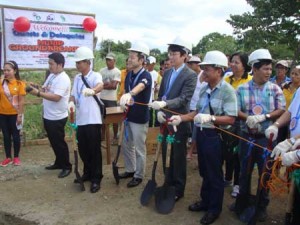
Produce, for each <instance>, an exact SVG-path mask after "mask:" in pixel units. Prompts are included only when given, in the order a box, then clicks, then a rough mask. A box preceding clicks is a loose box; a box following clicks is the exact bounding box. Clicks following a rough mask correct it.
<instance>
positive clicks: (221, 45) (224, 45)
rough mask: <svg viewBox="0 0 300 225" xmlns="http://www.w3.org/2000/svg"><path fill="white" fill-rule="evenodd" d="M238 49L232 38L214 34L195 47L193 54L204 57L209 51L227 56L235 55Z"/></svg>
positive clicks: (204, 38) (205, 37) (207, 36)
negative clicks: (217, 51)
mask: <svg viewBox="0 0 300 225" xmlns="http://www.w3.org/2000/svg"><path fill="white" fill-rule="evenodd" d="M238 49H239V47H238V43H237V41H236V40H235V39H234V38H233V37H232V36H230V35H225V34H220V33H217V32H214V33H210V34H208V35H206V36H204V37H203V38H202V39H201V40H200V41H199V43H198V44H197V45H196V46H195V47H193V53H194V54H199V53H200V54H201V55H204V54H205V53H206V52H208V51H211V50H219V51H221V52H224V53H225V54H233V53H234V52H236V51H237V50H238Z"/></svg>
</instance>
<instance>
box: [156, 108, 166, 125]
mask: <svg viewBox="0 0 300 225" xmlns="http://www.w3.org/2000/svg"><path fill="white" fill-rule="evenodd" d="M157 120H158V122H159V123H165V122H166V114H165V113H164V112H162V111H159V112H158V113H157Z"/></svg>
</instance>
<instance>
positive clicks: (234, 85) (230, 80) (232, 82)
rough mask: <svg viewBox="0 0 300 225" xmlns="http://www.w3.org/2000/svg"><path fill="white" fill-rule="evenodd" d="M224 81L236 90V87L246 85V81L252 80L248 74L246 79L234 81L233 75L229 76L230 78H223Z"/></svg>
mask: <svg viewBox="0 0 300 225" xmlns="http://www.w3.org/2000/svg"><path fill="white" fill-rule="evenodd" d="M224 80H225V81H226V82H227V83H229V84H231V86H232V87H233V88H234V89H235V90H236V89H237V87H238V86H240V85H241V84H244V83H247V82H248V81H250V80H252V76H251V75H250V74H248V76H247V78H246V79H239V80H236V79H235V78H234V76H233V75H230V76H227V77H225V78H224Z"/></svg>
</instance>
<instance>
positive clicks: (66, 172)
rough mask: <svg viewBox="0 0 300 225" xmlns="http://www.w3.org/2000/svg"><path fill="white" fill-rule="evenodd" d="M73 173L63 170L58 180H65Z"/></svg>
mask: <svg viewBox="0 0 300 225" xmlns="http://www.w3.org/2000/svg"><path fill="white" fill-rule="evenodd" d="M71 172H72V170H68V169H63V170H62V171H61V172H60V173H59V174H58V178H64V177H67V176H69V175H70V173H71Z"/></svg>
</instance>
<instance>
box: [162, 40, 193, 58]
mask: <svg viewBox="0 0 300 225" xmlns="http://www.w3.org/2000/svg"><path fill="white" fill-rule="evenodd" d="M168 45H177V46H180V47H182V48H183V50H185V52H186V53H187V54H189V53H191V52H192V44H191V43H189V42H188V41H186V40H184V39H183V38H182V37H180V36H177V37H176V38H175V39H174V40H173V42H172V43H169V44H168Z"/></svg>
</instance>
